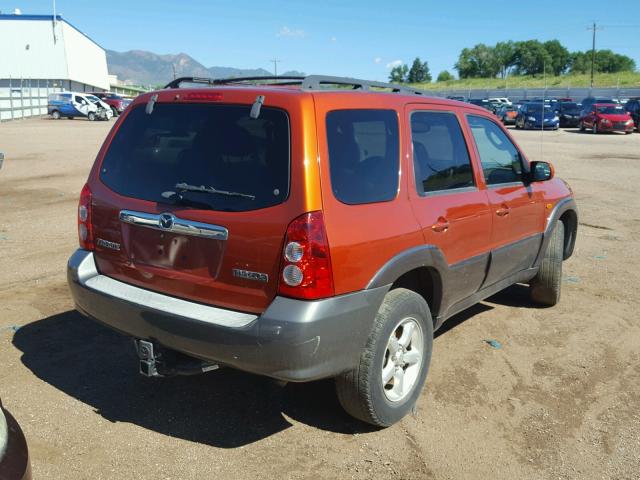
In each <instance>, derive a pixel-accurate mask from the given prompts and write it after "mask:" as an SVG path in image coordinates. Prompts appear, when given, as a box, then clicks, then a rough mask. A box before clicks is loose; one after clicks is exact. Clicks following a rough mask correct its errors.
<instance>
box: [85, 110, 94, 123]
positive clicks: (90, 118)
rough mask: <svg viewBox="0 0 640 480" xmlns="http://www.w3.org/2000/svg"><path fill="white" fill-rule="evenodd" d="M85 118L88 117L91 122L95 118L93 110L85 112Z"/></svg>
mask: <svg viewBox="0 0 640 480" xmlns="http://www.w3.org/2000/svg"><path fill="white" fill-rule="evenodd" d="M87 118H88V119H89V121H90V122H93V121H94V120H95V119H96V114H95V113H93V112H89V113H88V114H87Z"/></svg>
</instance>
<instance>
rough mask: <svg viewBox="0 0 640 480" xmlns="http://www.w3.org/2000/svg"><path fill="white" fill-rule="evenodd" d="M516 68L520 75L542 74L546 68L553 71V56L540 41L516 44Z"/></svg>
mask: <svg viewBox="0 0 640 480" xmlns="http://www.w3.org/2000/svg"><path fill="white" fill-rule="evenodd" d="M514 57H515V61H514V66H515V69H516V72H517V73H518V74H519V75H535V74H538V73H542V72H543V71H544V70H545V67H548V70H549V71H551V56H550V55H549V53H547V50H546V49H545V48H544V45H543V44H542V43H540V42H539V41H538V40H527V41H525V42H516V43H515V55H514Z"/></svg>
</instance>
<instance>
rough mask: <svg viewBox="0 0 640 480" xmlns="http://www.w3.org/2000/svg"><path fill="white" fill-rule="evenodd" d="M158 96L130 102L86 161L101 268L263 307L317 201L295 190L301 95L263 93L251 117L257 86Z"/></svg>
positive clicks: (194, 296) (173, 291) (187, 294)
mask: <svg viewBox="0 0 640 480" xmlns="http://www.w3.org/2000/svg"><path fill="white" fill-rule="evenodd" d="M160 95H161V98H160V99H159V101H158V102H157V103H156V104H155V106H154V108H153V109H152V111H151V113H146V111H145V108H146V106H145V104H144V103H138V104H137V105H135V106H134V107H133V108H132V109H131V110H128V112H127V114H126V117H125V118H124V121H123V122H122V123H121V124H119V129H118V130H117V131H116V132H115V134H114V135H113V138H110V139H107V144H108V148H106V153H105V154H104V158H103V160H102V162H100V163H99V164H98V165H99V170H96V169H94V174H95V175H96V176H97V177H98V179H96V181H94V182H92V183H91V184H90V185H91V188H92V190H93V192H94V199H93V223H94V230H95V232H94V236H95V237H96V262H97V266H98V269H99V270H100V271H101V273H103V274H105V275H109V276H112V277H114V278H117V279H119V280H121V281H124V282H127V283H131V284H135V285H138V286H141V287H143V288H148V289H150V290H155V291H159V292H163V293H166V294H169V295H172V296H176V297H184V298H188V299H191V300H195V301H198V302H202V303H208V304H214V305H219V306H223V307H228V308H233V309H238V310H243V311H253V312H261V311H263V310H264V309H265V308H266V307H267V306H268V304H269V303H270V301H271V300H272V299H273V297H274V296H275V294H276V291H277V283H278V271H279V266H280V258H281V252H282V242H283V238H284V235H285V231H286V228H287V226H288V224H289V222H290V221H291V220H292V219H293V218H295V217H296V216H298V215H299V214H301V213H303V212H304V211H305V209H306V208H308V207H313V206H314V205H307V204H305V202H304V201H303V200H301V199H303V197H304V194H303V190H302V185H304V182H303V181H301V180H300V179H301V176H302V174H303V171H302V169H303V167H302V165H303V162H302V160H303V159H304V158H305V156H308V155H315V150H312V151H306V150H305V148H308V147H309V145H310V144H306V145H305V144H304V142H303V138H302V137H303V135H302V124H301V121H302V114H301V110H302V107H301V105H300V102H296V101H294V100H293V99H286V98H285V100H284V101H282V102H280V105H277V106H276V105H274V103H278V102H277V101H276V98H275V97H277V95H274V94H273V93H271V95H265V97H266V100H265V104H264V106H263V107H262V109H261V111H260V115H259V117H258V118H251V117H250V115H249V113H250V111H251V103H250V102H251V101H253V100H254V99H255V97H256V93H251V92H247V93H244V92H243V93H242V94H240V93H236V94H233V93H230V94H226V93H225V95H224V97H223V95H222V94H214V93H210V92H207V93H205V94H202V95H200V96H199V97H197V98H215V99H218V98H219V99H221V100H222V99H224V100H227V101H226V102H224V103H214V102H203V101H193V102H188V101H186V102H175V101H174V99H175V97H176V96H175V93H174V94H171V93H161V94H160ZM183 95H185V96H187V98H188V95H187V94H183ZM215 95H218V97H216V96H215ZM165 100H166V101H165ZM310 118H311V121H313V118H312V117H310ZM103 150H104V149H103ZM292 158H296V159H297V162H295V164H292V163H293V162H292V160H291V159H292ZM294 176H295V177H296V182H295V183H292V177H294ZM316 177H317V176H316Z"/></svg>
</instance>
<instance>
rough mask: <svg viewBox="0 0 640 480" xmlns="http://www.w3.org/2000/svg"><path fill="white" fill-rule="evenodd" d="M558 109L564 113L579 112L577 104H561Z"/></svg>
mask: <svg viewBox="0 0 640 480" xmlns="http://www.w3.org/2000/svg"><path fill="white" fill-rule="evenodd" d="M560 108H561V109H562V111H563V112H565V113H577V112H579V111H580V107H579V106H578V104H577V103H563V104H561V105H560Z"/></svg>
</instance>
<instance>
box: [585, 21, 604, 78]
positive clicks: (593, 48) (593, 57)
mask: <svg viewBox="0 0 640 480" xmlns="http://www.w3.org/2000/svg"><path fill="white" fill-rule="evenodd" d="M602 29H603V27H596V22H593V26H591V27H587V30H593V41H592V42H591V88H593V68H594V65H595V63H596V31H597V30H602Z"/></svg>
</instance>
